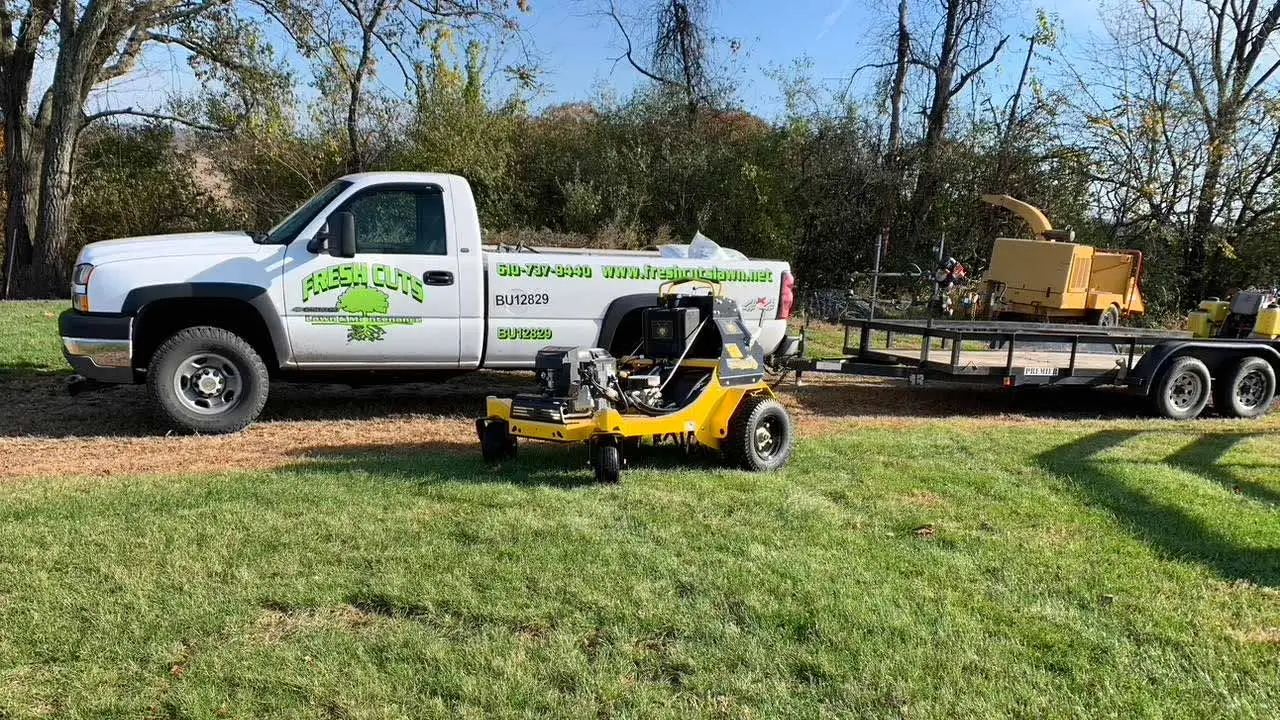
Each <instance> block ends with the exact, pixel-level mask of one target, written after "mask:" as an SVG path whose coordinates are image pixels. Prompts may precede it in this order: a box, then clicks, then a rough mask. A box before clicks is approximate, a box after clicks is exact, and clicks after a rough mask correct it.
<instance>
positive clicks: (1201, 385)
mask: <svg viewBox="0 0 1280 720" xmlns="http://www.w3.org/2000/svg"><path fill="white" fill-rule="evenodd" d="M1211 383H1212V381H1211V380H1210V378H1209V368H1208V367H1206V366H1205V364H1204V363H1203V362H1201V361H1200V360H1198V359H1196V358H1193V357H1180V358H1178V359H1176V360H1174V361H1173V364H1172V365H1170V366H1169V369H1168V370H1166V371H1165V372H1164V374H1163V375H1161V376H1160V381H1159V382H1158V383H1156V386H1155V389H1154V392H1153V393H1152V400H1153V402H1154V403H1155V410H1156V412H1157V413H1158V414H1160V415H1163V416H1165V417H1167V418H1171V419H1173V420H1190V419H1192V418H1194V417H1196V416H1198V415H1199V414H1200V413H1201V412H1203V411H1204V408H1205V406H1206V405H1208V404H1209V389H1210V387H1211Z"/></svg>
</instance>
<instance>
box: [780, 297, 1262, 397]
mask: <svg viewBox="0 0 1280 720" xmlns="http://www.w3.org/2000/svg"><path fill="white" fill-rule="evenodd" d="M787 367H788V368H789V369H791V370H793V371H795V372H796V376H797V380H799V379H801V378H802V377H803V375H804V373H806V372H824V373H825V372H834V373H842V374H846V375H865V376H873V377H886V378H898V379H903V380H907V381H909V382H911V384H913V385H922V384H925V383H926V382H930V381H932V382H950V383H972V384H978V385H990V386H994V387H1003V388H1016V387H1026V386H1035V387H1045V386H1077V387H1078V386H1093V387H1097V386H1116V387H1122V388H1125V389H1127V390H1128V391H1129V392H1131V393H1134V394H1135V395H1139V396H1144V397H1147V398H1150V400H1151V403H1152V406H1153V408H1154V410H1155V411H1156V413H1157V414H1159V415H1163V416H1165V417H1169V418H1174V419H1190V418H1194V417H1197V416H1198V415H1200V414H1201V413H1202V412H1203V411H1204V409H1205V407H1206V406H1207V405H1208V403H1209V401H1210V399H1212V400H1213V404H1214V408H1215V409H1216V410H1217V411H1218V412H1219V413H1221V414H1223V415H1226V416H1229V417H1258V416H1261V415H1264V414H1266V413H1267V412H1268V411H1269V410H1270V408H1271V405H1272V402H1273V401H1274V399H1275V395H1276V376H1277V375H1278V374H1280V341H1276V340H1251V339H1240V340H1229V339H1219V338H1213V339H1199V338H1193V337H1192V336H1191V334H1190V333H1186V332H1179V331H1170V330H1150V329H1140V328H1126V327H1090V326H1082V325H1053V324H1044V323H1026V322H1001V321H986V322H984V321H978V322H968V321H934V320H865V319H849V320H846V321H845V333H844V356H842V357H835V358H823V359H816V360H813V359H795V360H792V361H791V362H790V363H788V364H787Z"/></svg>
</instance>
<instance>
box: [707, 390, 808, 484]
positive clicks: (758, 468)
mask: <svg viewBox="0 0 1280 720" xmlns="http://www.w3.org/2000/svg"><path fill="white" fill-rule="evenodd" d="M794 447H795V432H794V431H793V429H792V426H791V416H790V415H789V414H787V409H786V408H784V407H783V406H782V403H779V402H778V401H777V400H774V399H773V398H772V397H770V396H768V395H763V394H761V395H752V396H750V397H747V398H744V399H743V401H742V403H741V404H739V405H738V409H737V410H735V411H734V413H733V418H732V419H730V420H729V433H728V435H727V436H726V437H725V440H724V457H725V460H726V461H728V462H729V464H731V465H734V466H736V467H740V468H742V469H743V470H751V471H753V472H765V471H769V470H777V469H778V468H780V467H782V466H783V465H786V464H787V460H789V459H790V458H791V451H792V449H794Z"/></svg>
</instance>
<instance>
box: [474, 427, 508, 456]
mask: <svg viewBox="0 0 1280 720" xmlns="http://www.w3.org/2000/svg"><path fill="white" fill-rule="evenodd" d="M476 432H477V433H478V434H479V435H480V457H482V458H484V461H485V462H487V463H500V462H502V461H503V460H511V459H513V458H515V456H516V438H515V436H514V435H512V434H511V432H510V431H509V430H508V429H507V422H506V421H505V420H477V421H476Z"/></svg>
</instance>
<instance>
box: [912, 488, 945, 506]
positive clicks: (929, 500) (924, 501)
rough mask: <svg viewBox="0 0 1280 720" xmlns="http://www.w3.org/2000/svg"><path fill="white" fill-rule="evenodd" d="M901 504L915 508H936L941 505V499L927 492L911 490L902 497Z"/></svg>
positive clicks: (935, 494)
mask: <svg viewBox="0 0 1280 720" xmlns="http://www.w3.org/2000/svg"><path fill="white" fill-rule="evenodd" d="M902 502H903V503H904V504H906V505H912V506H915V507H937V506H939V505H941V504H942V498H941V497H939V496H938V494H937V493H932V492H929V491H928V490H912V491H911V492H909V493H907V494H906V495H903V496H902Z"/></svg>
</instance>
